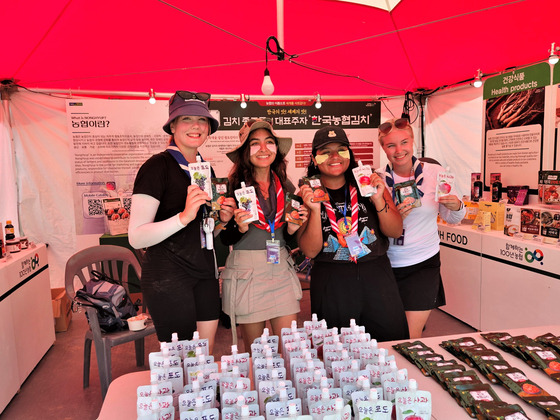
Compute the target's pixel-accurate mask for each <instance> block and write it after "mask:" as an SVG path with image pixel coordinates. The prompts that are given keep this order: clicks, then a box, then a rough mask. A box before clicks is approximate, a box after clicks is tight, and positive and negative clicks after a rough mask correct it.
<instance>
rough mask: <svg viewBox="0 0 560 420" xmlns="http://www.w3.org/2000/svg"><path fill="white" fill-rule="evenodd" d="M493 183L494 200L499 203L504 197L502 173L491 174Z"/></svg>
mask: <svg viewBox="0 0 560 420" xmlns="http://www.w3.org/2000/svg"><path fill="white" fill-rule="evenodd" d="M490 180H491V185H492V202H494V203H498V202H499V201H500V200H501V199H502V174H499V173H496V174H490Z"/></svg>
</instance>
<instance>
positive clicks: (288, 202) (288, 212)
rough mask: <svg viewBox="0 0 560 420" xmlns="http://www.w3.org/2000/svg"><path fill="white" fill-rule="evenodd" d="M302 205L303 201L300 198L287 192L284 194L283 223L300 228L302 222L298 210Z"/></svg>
mask: <svg viewBox="0 0 560 420" xmlns="http://www.w3.org/2000/svg"><path fill="white" fill-rule="evenodd" d="M302 205H303V200H302V199H301V197H299V196H297V195H295V194H292V193H289V192H288V193H286V199H285V200H284V221H286V222H288V223H293V224H295V225H300V226H301V225H302V224H303V220H301V219H300V215H299V209H300V207H301V206H302Z"/></svg>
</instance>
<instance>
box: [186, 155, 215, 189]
mask: <svg viewBox="0 0 560 420" xmlns="http://www.w3.org/2000/svg"><path fill="white" fill-rule="evenodd" d="M189 174H190V176H191V183H193V184H195V185H198V186H199V187H200V189H201V190H202V191H204V192H205V193H206V194H208V197H212V183H211V182H210V179H211V178H212V169H211V167H210V163H209V162H202V158H201V157H200V156H199V155H197V156H196V162H194V163H189Z"/></svg>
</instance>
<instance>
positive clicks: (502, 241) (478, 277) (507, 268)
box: [438, 224, 560, 330]
mask: <svg viewBox="0 0 560 420" xmlns="http://www.w3.org/2000/svg"><path fill="white" fill-rule="evenodd" d="M438 229H439V234H440V241H441V260H442V263H441V267H442V268H441V272H442V277H443V283H444V287H445V291H446V298H447V304H446V305H445V306H444V307H442V308H441V309H443V310H444V311H446V312H447V313H449V314H451V315H453V316H455V317H456V318H458V319H460V320H462V321H463V322H465V323H467V324H469V325H471V326H472V327H474V328H476V329H478V330H493V329H504V328H523V327H532V326H537V325H546V324H549V323H550V322H551V321H553V320H557V319H558V317H559V315H560V306H559V305H558V301H557V296H560V247H559V246H557V245H554V244H547V243H543V242H542V241H536V240H532V239H531V240H527V239H522V238H521V237H519V238H517V237H515V238H514V237H510V236H506V235H504V234H503V233H502V232H498V231H491V232H480V231H477V230H473V229H472V227H471V226H470V225H458V226H452V225H443V224H440V225H439V226H438Z"/></svg>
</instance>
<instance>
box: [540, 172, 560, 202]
mask: <svg viewBox="0 0 560 420" xmlns="http://www.w3.org/2000/svg"><path fill="white" fill-rule="evenodd" d="M539 202H540V203H542V204H560V171H539Z"/></svg>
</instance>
